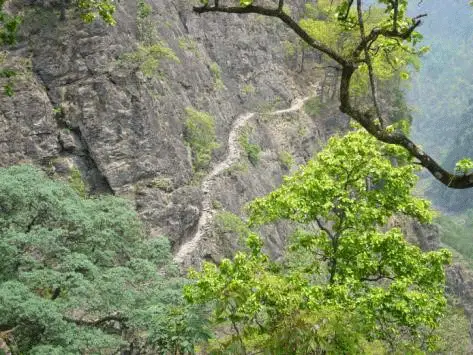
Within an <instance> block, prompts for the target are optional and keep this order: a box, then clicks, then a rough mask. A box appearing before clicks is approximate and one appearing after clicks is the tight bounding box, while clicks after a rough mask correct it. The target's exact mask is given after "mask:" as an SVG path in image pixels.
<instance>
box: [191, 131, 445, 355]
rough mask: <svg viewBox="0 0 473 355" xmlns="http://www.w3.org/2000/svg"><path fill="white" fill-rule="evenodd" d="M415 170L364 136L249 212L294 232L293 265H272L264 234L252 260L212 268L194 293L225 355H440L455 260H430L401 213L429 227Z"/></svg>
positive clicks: (247, 256) (399, 154)
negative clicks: (207, 308)
mask: <svg viewBox="0 0 473 355" xmlns="http://www.w3.org/2000/svg"><path fill="white" fill-rule="evenodd" d="M416 170H417V167H416V165H414V164H412V159H411V158H410V156H409V154H408V153H407V152H406V151H405V150H403V149H402V148H400V147H397V146H393V145H387V144H382V143H380V142H379V141H377V140H376V139H375V138H374V137H372V136H370V135H369V134H367V133H366V132H364V131H363V132H362V131H360V130H356V131H353V132H350V133H349V134H348V135H346V136H345V137H333V138H331V139H330V141H329V143H328V145H327V147H326V148H325V149H324V151H322V152H321V153H319V154H318V155H317V157H316V158H314V159H313V160H311V161H310V162H309V163H308V164H307V165H306V166H304V167H302V168H301V169H300V170H299V171H298V172H297V173H295V174H294V175H293V176H291V177H288V178H286V179H285V181H284V183H283V184H282V185H281V187H279V188H278V189H277V190H275V191H273V192H272V193H270V194H269V195H267V196H265V197H262V198H258V199H256V200H255V201H253V202H252V203H251V204H250V205H249V208H248V210H249V215H250V224H251V225H253V226H255V225H260V224H264V223H270V222H273V221H276V220H279V219H287V220H291V221H293V222H295V223H296V224H297V225H298V226H299V228H298V229H297V231H296V232H295V233H294V234H293V235H292V236H291V238H290V240H291V242H290V247H289V250H288V255H287V257H286V260H285V261H284V262H282V263H277V262H272V261H270V260H269V258H268V256H267V255H266V254H265V253H264V252H263V251H262V249H261V248H262V241H261V239H260V238H259V237H258V236H257V235H256V234H250V235H249V237H248V239H247V246H248V250H247V251H245V252H239V253H237V254H236V256H235V257H234V259H233V261H230V260H224V261H222V263H221V264H220V265H218V266H216V265H214V264H211V263H205V264H204V266H203V270H202V271H201V272H192V273H191V275H192V276H193V277H194V278H195V279H196V282H195V284H192V285H188V286H186V289H185V290H186V298H187V299H188V300H189V301H190V302H191V303H194V304H201V303H210V304H212V305H213V309H214V321H215V324H216V325H217V326H218V327H220V328H221V329H222V332H224V331H226V332H227V333H229V334H230V335H229V336H226V337H222V338H221V339H219V341H218V342H215V343H213V344H212V345H211V347H212V348H214V349H215V351H216V352H219V351H229V350H231V351H234V352H235V353H253V352H255V351H256V352H258V351H269V353H272V354H273V353H274V354H288V353H291V354H308V353H324V352H328V353H337V354H340V353H350V354H352V353H369V352H370V351H374V350H375V349H377V351H378V353H379V352H381V353H382V352H384V351H397V352H399V353H405V352H408V353H413V352H415V351H426V350H428V349H433V348H434V347H435V344H436V340H437V339H436V335H435V332H434V331H435V329H436V328H437V327H438V324H439V321H440V320H441V318H442V317H443V315H444V309H445V306H446V298H445V295H444V287H445V277H444V266H445V265H446V264H448V262H449V260H450V253H449V252H448V251H446V250H439V251H432V252H422V251H421V250H420V249H419V248H418V247H416V246H414V245H411V244H409V243H408V242H407V241H406V240H405V239H404V236H403V234H402V233H401V231H400V230H399V229H397V228H393V229H390V230H387V231H384V230H385V228H384V227H383V226H384V225H385V223H386V222H387V221H388V219H389V218H391V217H393V216H394V215H395V214H404V215H407V216H411V217H413V218H416V219H419V220H420V221H423V222H427V221H430V219H431V212H430V211H429V209H428V207H429V205H428V203H427V202H426V201H425V200H422V199H420V198H417V197H414V196H413V195H412V194H411V192H412V188H413V187H414V185H415V183H416V180H417V177H416V176H415V174H414V173H415V171H416Z"/></svg>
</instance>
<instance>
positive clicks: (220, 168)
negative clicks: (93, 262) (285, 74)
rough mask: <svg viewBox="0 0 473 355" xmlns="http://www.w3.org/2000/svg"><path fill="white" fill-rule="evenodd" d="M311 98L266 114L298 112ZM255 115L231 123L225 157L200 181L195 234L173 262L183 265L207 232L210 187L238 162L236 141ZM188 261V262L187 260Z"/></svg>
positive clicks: (305, 98)
mask: <svg viewBox="0 0 473 355" xmlns="http://www.w3.org/2000/svg"><path fill="white" fill-rule="evenodd" d="M311 97H312V96H306V97H303V98H297V99H294V101H293V102H292V104H291V106H290V107H288V108H286V109H282V110H277V111H273V112H270V113H268V114H267V115H269V116H277V115H282V114H286V113H290V112H295V111H299V110H300V109H302V107H303V106H304V103H305V102H306V101H307V100H309V99H310V98H311ZM256 114H257V113H256V112H249V113H245V114H242V115H240V116H238V117H237V119H236V120H235V121H234V122H233V124H232V128H231V130H230V134H229V135H228V151H227V156H226V157H225V159H224V160H223V161H221V162H220V163H218V164H217V165H215V166H214V167H213V169H212V170H211V171H210V173H209V174H208V175H207V176H206V177H205V178H204V179H203V181H202V185H201V188H202V192H203V193H204V199H203V201H202V213H201V215H200V218H199V222H198V224H197V232H196V233H195V235H194V237H193V238H191V239H190V240H188V241H187V242H185V243H183V244H182V245H181V246H180V248H179V250H178V252H177V253H176V255H175V256H174V261H175V262H176V263H177V264H180V265H182V264H185V262H186V258H187V257H188V256H190V255H191V253H192V252H193V251H194V250H195V249H196V248H197V247H198V245H199V242H200V240H201V239H202V237H203V236H204V235H205V232H206V231H207V227H208V226H209V222H211V220H212V217H213V212H214V211H213V208H212V201H211V195H210V191H211V187H212V185H213V183H214V182H215V178H216V177H217V176H218V175H220V174H221V173H222V172H224V171H225V169H228V168H230V167H231V166H232V165H233V164H235V163H236V162H238V160H239V159H240V157H241V154H242V148H241V146H240V143H239V141H238V138H239V134H240V132H241V129H242V127H243V126H244V125H245V124H246V123H247V122H248V121H249V120H250V119H252V118H253V117H254V116H255V115H256ZM189 261H190V260H189Z"/></svg>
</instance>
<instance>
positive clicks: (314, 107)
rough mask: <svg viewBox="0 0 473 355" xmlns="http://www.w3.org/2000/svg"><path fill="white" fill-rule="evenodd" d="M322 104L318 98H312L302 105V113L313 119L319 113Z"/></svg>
mask: <svg viewBox="0 0 473 355" xmlns="http://www.w3.org/2000/svg"><path fill="white" fill-rule="evenodd" d="M321 108H322V103H321V102H320V98H319V97H312V98H310V99H309V100H307V101H306V103H305V104H304V111H305V113H307V114H308V115H309V116H311V117H315V116H317V115H318V114H319V113H320V109H321Z"/></svg>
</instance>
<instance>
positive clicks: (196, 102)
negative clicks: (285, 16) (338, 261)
mask: <svg viewBox="0 0 473 355" xmlns="http://www.w3.org/2000/svg"><path fill="white" fill-rule="evenodd" d="M302 3H303V2H300V3H295V5H294V8H293V9H292V11H293V13H297V11H299V10H300V8H301V6H302ZM23 10H24V13H25V21H24V25H23V27H22V33H21V38H20V42H19V44H18V45H17V46H16V47H15V48H13V49H12V50H10V51H9V54H8V55H4V56H3V65H5V66H8V67H10V68H15V69H16V70H17V71H18V73H19V75H17V76H16V77H15V78H14V79H13V82H12V84H13V87H14V91H15V94H14V96H12V97H8V96H5V95H3V96H2V97H1V98H0V101H1V102H0V105H1V107H2V111H1V114H0V124H1V127H2V129H1V131H0V165H1V166H7V165H12V164H16V163H20V162H33V163H35V164H41V165H42V166H43V167H45V168H46V169H48V171H49V172H50V173H51V174H56V175H59V176H61V175H62V176H64V177H65V178H69V179H70V178H71V176H72V175H73V172H75V171H79V172H80V175H81V176H82V178H83V179H84V181H85V182H86V183H87V185H88V187H89V190H90V191H91V192H92V193H96V192H111V193H114V194H118V195H122V196H127V197H129V198H131V199H133V200H134V201H135V204H136V208H137V210H138V211H139V212H140V215H141V217H142V218H143V220H144V221H145V222H146V224H147V226H148V228H149V230H150V232H151V233H152V235H166V236H168V237H169V238H170V239H171V241H172V242H173V244H174V249H175V250H176V251H177V250H179V246H180V244H182V243H184V242H187V241H188V240H190V239H191V238H193V237H194V235H195V233H196V231H197V229H198V223H199V219H202V218H204V217H205V213H206V212H205V210H206V209H207V207H208V206H207V205H208V202H209V201H210V200H209V198H204V194H208V193H209V191H207V190H208V187H206V182H208V181H210V180H216V181H215V182H214V183H212V184H213V186H212V190H213V191H212V192H211V193H212V195H213V196H217V197H218V199H219V200H220V202H221V205H222V208H224V209H228V210H231V211H233V212H240V208H241V206H242V205H243V204H244V203H245V202H247V201H249V200H250V199H251V198H253V197H254V196H256V195H261V194H263V193H266V192H268V191H269V190H270V189H272V188H273V187H274V186H276V185H277V184H278V183H279V182H280V181H281V176H282V175H283V173H286V172H287V170H286V169H287V168H286V167H284V166H282V165H283V164H281V163H280V159H279V158H278V157H279V153H281V152H285V153H287V154H291V155H294V159H295V161H297V162H299V163H301V162H303V161H305V160H306V159H307V158H308V157H310V156H311V155H312V153H313V151H314V149H315V147H316V146H318V145H319V142H322V141H323V140H325V139H326V137H327V136H328V134H330V133H331V132H332V131H333V130H334V127H337V125H338V123H337V121H335V122H334V123H330V124H327V122H330V121H331V119H332V117H333V116H337V117H338V116H339V114H338V113H337V112H336V110H334V111H333V112H332V111H330V110H329V111H330V112H332V113H331V115H325V116H324V117H325V118H324V119H323V120H322V119H321V118H320V117H319V115H317V114H315V115H313V116H312V117H309V116H307V115H305V114H302V115H298V114H293V113H291V112H290V111H292V110H288V111H287V112H285V111H282V112H279V113H278V115H277V116H270V115H269V116H268V115H259V116H258V115H256V114H257V113H261V114H264V113H268V112H274V111H276V110H277V109H280V108H281V109H284V108H287V107H290V106H291V102H295V101H294V100H295V99H296V98H301V97H306V96H307V97H308V96H311V95H315V96H317V95H319V96H320V95H321V93H322V89H319V90H318V91H317V92H316V91H314V87H313V86H314V85H317V84H318V83H319V82H321V81H322V80H324V81H325V82H327V80H326V78H325V74H326V73H324V71H323V70H320V69H318V70H311V69H310V68H311V62H312V63H313V62H314V61H317V60H318V59H319V55H318V54H316V53H309V54H307V55H306V58H305V70H306V71H305V72H302V73H298V72H297V71H296V69H298V67H297V58H296V54H294V53H289V52H288V51H287V50H285V49H284V48H285V47H284V46H281V43H291V42H294V41H295V39H294V38H293V37H291V34H290V33H289V31H287V30H285V29H284V28H283V26H282V24H275V23H274V22H272V21H270V20H267V19H265V18H262V17H252V18H250V19H249V21H247V20H246V19H245V18H241V17H238V16H230V17H228V16H227V17H223V16H218V15H217V16H205V17H200V16H198V15H196V14H194V13H192V11H191V7H190V5H189V4H188V3H187V2H185V1H180V2H173V1H166V0H154V1H150V2H149V3H144V2H141V1H138V2H136V1H134V0H133V1H130V0H127V1H123V2H120V3H119V4H118V9H117V10H118V11H117V26H116V27H107V26H106V25H104V24H103V23H100V22H95V23H93V24H90V25H85V24H83V23H82V22H81V20H80V19H79V18H78V17H77V15H76V14H74V13H73V12H72V10H71V11H70V12H69V13H68V14H67V20H66V21H64V22H62V21H59V16H58V13H57V10H56V9H55V8H54V6H53V5H51V3H49V2H45V3H38V2H35V3H34V5H29V6H26V7H25V8H24V9H23ZM268 21H269V22H268ZM169 49H171V50H172V51H171V50H169ZM163 51H167V52H168V54H169V53H170V55H168V56H167V57H168V58H165V57H166V55H163ZM4 80H6V79H4ZM329 80H330V79H329ZM325 90H326V91H327V90H332V91H333V89H332V88H331V86H330V85H329V84H326V88H325ZM295 105H296V106H297V107H296V108H297V109H298V110H299V111H300V109H301V108H302V102H295ZM186 107H192V108H194V109H195V110H198V111H203V112H208V113H209V114H210V115H211V116H212V117H213V118H214V122H215V127H216V135H217V137H216V140H217V142H218V143H219V144H220V147H219V148H218V149H217V150H215V151H214V152H213V154H212V161H211V167H210V168H209V169H207V170H208V171H204V172H202V171H200V172H199V171H196V169H194V168H193V162H192V152H191V149H190V147H189V145H188V144H187V143H186V140H185V129H186V128H185V127H186V120H187V119H188V117H187V115H186V111H185V108H186ZM327 110H328V109H327ZM249 112H253V113H255V114H254V115H251V117H250V116H243V115H245V114H247V113H249ZM327 112H328V111H327ZM284 117H285V118H288V117H289V118H290V120H289V119H284ZM242 118H244V119H242ZM244 125H245V127H242V128H244V130H245V132H247V133H246V135H247V139H249V140H251V142H252V144H253V143H254V144H258V145H259V146H260V147H261V149H262V152H261V154H260V159H259V162H258V164H255V166H253V164H250V163H249V162H248V161H247V159H246V158H244V157H242V158H241V159H240V160H242V161H241V162H237V163H240V164H239V165H238V164H237V165H238V166H237V168H234V169H233V171H232V167H231V166H227V165H233V163H235V162H236V160H237V159H238V158H239V157H238V155H239V154H238V153H237V150H241V149H242V148H241V147H236V145H235V144H236V142H237V141H238V139H237V138H238V132H237V130H235V129H236V128H239V127H240V126H244ZM246 126H247V127H246ZM338 127H339V126H338ZM232 129H234V130H233V131H232ZM232 135H233V136H232ZM229 144H230V146H229ZM236 149H237V150H236ZM219 163H220V165H218V164H219ZM226 168H228V169H227V170H230V172H228V171H227V172H226V174H220V173H221V172H223V170H225V169H226ZM238 169H240V170H238ZM217 171H218V173H216V172H217ZM209 172H210V174H211V175H210V176H209V175H207V178H205V177H204V179H203V180H202V176H206V174H208V173H209ZM212 172H213V175H214V176H212ZM76 175H77V174H76ZM217 175H219V176H217ZM220 175H221V176H220ZM230 175H231V176H230ZM232 180H233V181H232ZM217 197H215V198H217ZM215 198H214V199H215ZM204 204H205V205H204ZM201 216H204V217H201ZM273 238H275V239H274V240H275V242H274V243H275V244H279V249H280V247H281V246H282V244H281V242H282V237H281V238H280V237H278V234H277V232H276V231H275V234H273ZM217 244H218V243H217V242H215V241H212V242H211V243H210V245H212V249H214V251H210V250H208V251H205V252H204V251H202V253H200V255H199V256H200V257H202V256H203V254H205V255H208V256H209V255H211V254H213V253H217V254H218V255H222V254H224V253H225V252H224V249H225V248H223V249H222V248H220V247H219V246H218V245H217ZM205 248H207V247H205ZM205 248H204V249H205ZM277 249H278V248H277V246H275V250H277ZM218 255H211V257H213V258H217V259H218V257H219V256H218Z"/></svg>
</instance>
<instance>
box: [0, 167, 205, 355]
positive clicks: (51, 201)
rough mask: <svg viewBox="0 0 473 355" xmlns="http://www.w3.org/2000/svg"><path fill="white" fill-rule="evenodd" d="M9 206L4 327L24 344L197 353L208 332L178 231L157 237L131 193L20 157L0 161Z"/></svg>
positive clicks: (16, 344)
mask: <svg viewBox="0 0 473 355" xmlns="http://www.w3.org/2000/svg"><path fill="white" fill-rule="evenodd" d="M0 212H1V213H0V255H1V256H2V257H1V259H0V334H7V336H6V339H5V340H6V341H7V343H8V344H9V347H10V350H11V351H13V353H14V354H18V353H21V354H48V355H51V354H78V353H89V354H90V353H101V354H106V353H116V352H117V351H118V350H122V351H123V350H126V349H129V350H131V349H134V351H135V352H136V351H138V352H139V351H144V350H143V349H146V350H148V351H151V352H152V353H155V354H157V353H168V352H172V353H176V352H179V353H183V352H189V353H191V352H192V351H193V343H194V342H195V341H196V340H198V339H201V338H205V337H207V333H206V331H205V329H204V328H203V321H202V320H203V319H204V318H203V317H201V316H200V315H199V313H198V312H197V311H195V312H194V311H191V309H190V308H189V307H187V306H185V305H184V304H183V300H182V297H181V288H182V285H183V284H184V280H183V279H181V278H180V277H178V270H177V269H176V267H175V266H174V265H173V263H172V259H171V254H170V248H169V243H168V241H167V240H166V239H165V238H157V239H147V238H146V237H145V235H144V234H143V231H142V227H141V225H140V223H139V221H138V219H137V216H136V214H135V212H133V210H132V208H131V206H129V204H128V203H127V202H126V201H124V200H122V199H119V198H116V197H113V196H107V197H102V198H94V199H84V198H81V197H79V196H78V195H77V193H76V192H75V191H74V190H73V189H72V188H71V187H69V186H68V185H65V184H62V183H59V182H55V181H52V180H49V179H48V178H47V177H45V176H44V175H43V174H42V173H41V172H39V171H38V170H36V169H34V168H32V167H29V166H14V167H11V168H8V169H0ZM140 349H141V350H140Z"/></svg>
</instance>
